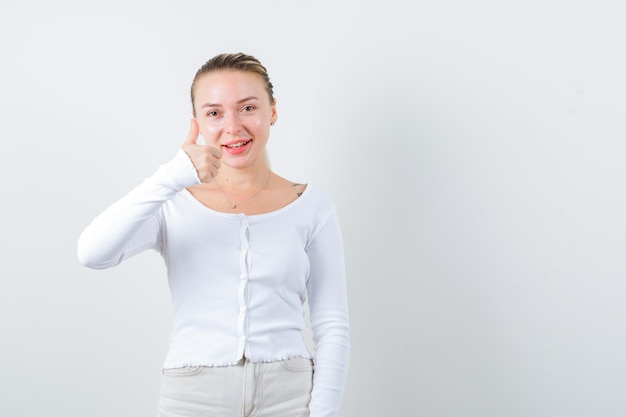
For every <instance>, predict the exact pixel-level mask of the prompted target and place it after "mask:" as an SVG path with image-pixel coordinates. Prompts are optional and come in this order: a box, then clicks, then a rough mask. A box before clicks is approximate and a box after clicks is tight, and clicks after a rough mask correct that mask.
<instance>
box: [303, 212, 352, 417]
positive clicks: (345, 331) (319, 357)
mask: <svg viewBox="0 0 626 417" xmlns="http://www.w3.org/2000/svg"><path fill="white" fill-rule="evenodd" d="M307 254H308V257H309V262H310V268H311V269H310V275H309V280H308V284H307V291H308V300H309V307H310V311H311V327H312V330H313V338H314V343H315V372H314V376H313V393H312V398H311V404H310V411H311V417H336V416H338V415H339V411H340V407H341V400H342V398H343V392H344V388H345V383H346V379H347V373H348V364H349V356H350V327H349V319H348V301H347V290H346V281H345V266H344V253H343V241H342V236H341V231H340V228H339V221H338V219H337V215H336V213H335V210H334V208H333V210H332V212H331V214H330V215H329V217H328V218H327V219H326V221H325V222H324V223H323V225H322V226H321V228H320V230H319V232H318V233H317V234H316V235H315V236H314V238H313V240H312V241H311V242H310V244H309V245H308V247H307Z"/></svg>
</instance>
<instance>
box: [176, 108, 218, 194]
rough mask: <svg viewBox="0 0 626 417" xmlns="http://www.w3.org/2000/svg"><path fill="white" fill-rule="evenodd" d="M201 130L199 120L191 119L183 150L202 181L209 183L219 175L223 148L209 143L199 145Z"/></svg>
mask: <svg viewBox="0 0 626 417" xmlns="http://www.w3.org/2000/svg"><path fill="white" fill-rule="evenodd" d="M199 131H200V129H199V128H198V122H196V120H195V119H191V127H190V129H189V134H188V135H187V139H185V142H184V143H183V146H182V150H183V151H185V153H186V154H187V155H188V156H189V159H191V162H192V163H193V166H194V167H195V168H196V172H198V178H200V181H202V182H207V183H208V182H211V181H212V180H213V177H215V176H216V175H217V170H218V169H219V167H220V158H221V157H222V150H221V149H218V148H214V147H212V146H208V145H198V133H199Z"/></svg>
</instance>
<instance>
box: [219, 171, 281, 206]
mask: <svg viewBox="0 0 626 417" xmlns="http://www.w3.org/2000/svg"><path fill="white" fill-rule="evenodd" d="M271 174H272V172H271V171H270V170H269V169H268V170H267V181H266V182H265V185H264V186H263V187H261V188H260V189H259V191H257V192H256V193H254V194H252V195H251V196H249V197H244V198H240V199H239V202H238V203H237V204H235V203H233V202H232V201H230V199H229V198H228V195H226V191H224V189H223V188H222V186H221V185H220V183H219V182H217V179H214V180H213V181H215V183H216V184H217V186H218V187H219V189H220V190H221V191H222V194H224V198H225V199H226V202H227V203H228V205H229V206H230V208H231V209H233V210H234V209H236V208H237V207H238V206H239V204H241V203H243V202H244V201H248V200H250V199H251V198H252V197H256V196H257V195H258V194H259V193H260V192H261V191H263V190H264V189H266V188H267V186H268V184H269V183H270V177H271V176H272V175H271Z"/></svg>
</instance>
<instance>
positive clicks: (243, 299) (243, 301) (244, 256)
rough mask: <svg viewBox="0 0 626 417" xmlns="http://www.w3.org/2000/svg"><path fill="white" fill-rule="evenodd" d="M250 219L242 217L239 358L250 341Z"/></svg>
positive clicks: (238, 330)
mask: <svg viewBox="0 0 626 417" xmlns="http://www.w3.org/2000/svg"><path fill="white" fill-rule="evenodd" d="M248 227H249V224H248V219H247V217H246V216H245V215H243V214H242V215H241V227H240V230H239V237H240V241H241V252H240V256H239V271H240V275H239V291H238V301H239V319H238V321H237V333H238V336H239V346H238V349H237V350H238V352H237V354H238V357H240V358H241V357H243V355H244V354H245V350H246V343H247V339H248V326H247V325H248V277H249V266H250V244H249V241H248V234H249V230H248Z"/></svg>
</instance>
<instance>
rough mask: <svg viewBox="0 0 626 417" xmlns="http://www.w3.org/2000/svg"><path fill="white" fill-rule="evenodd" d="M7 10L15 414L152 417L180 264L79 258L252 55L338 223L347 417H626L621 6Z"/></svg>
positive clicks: (286, 147) (625, 100) (8, 411)
mask: <svg viewBox="0 0 626 417" xmlns="http://www.w3.org/2000/svg"><path fill="white" fill-rule="evenodd" d="M0 4H1V6H0V53H1V55H0V59H1V60H2V61H1V66H0V144H1V145H0V146H1V148H0V158H1V160H0V167H1V169H2V172H1V175H0V181H1V184H0V190H1V193H2V196H3V197H2V216H1V222H2V223H1V225H0V226H1V234H0V245H1V252H0V253H1V254H2V255H1V256H2V262H0V309H1V310H0V332H1V333H0V335H1V342H0V366H1V369H0V397H1V398H2V399H1V400H0V415H2V416H7V417H8V416H11V417H26V416H28V417H31V416H81V417H82V416H90V417H100V416H103V417H104V416H153V415H155V410H156V402H157V398H158V390H159V384H160V366H161V362H162V360H163V358H164V355H165V352H166V349H167V342H168V335H169V331H170V325H171V318H170V306H169V299H168V294H167V287H166V280H165V271H164V267H163V263H162V261H161V260H160V258H159V257H158V255H157V254H155V253H145V254H141V255H139V256H138V257H136V258H134V259H132V260H129V261H128V262H126V263H125V264H123V265H121V266H119V267H117V268H115V269H111V270H107V271H91V270H88V269H86V268H83V267H81V266H80V265H78V263H77V261H76V255H75V249H76V240H77V238H78V235H79V233H80V232H81V230H82V229H83V228H84V227H85V226H86V224H87V223H88V222H89V221H90V220H91V219H92V218H93V217H94V216H95V215H96V214H97V213H99V212H100V211H101V210H103V209H104V208H105V207H106V206H107V205H108V204H110V203H112V202H113V201H115V200H116V199H118V198H119V197H121V196H122V195H123V194H125V193H126V192H127V191H129V190H130V189H131V188H132V187H134V186H135V185H136V184H138V183H139V182H140V181H141V180H143V179H144V178H145V177H147V176H149V175H150V174H152V172H154V170H155V169H156V168H157V166H158V165H159V164H161V163H163V162H165V161H167V160H169V159H170V158H171V157H172V156H173V155H174V153H175V152H176V150H177V149H178V147H179V146H180V145H181V143H182V141H183V140H184V138H185V136H186V133H187V129H188V119H189V115H190V104H189V85H190V83H191V79H192V77H193V75H194V73H195V71H196V69H197V68H198V67H199V66H200V65H201V64H202V63H204V61H206V60H207V59H208V58H210V57H211V56H213V55H215V54H217V53H220V52H237V51H244V52H247V53H251V54H253V55H255V56H257V57H258V58H259V59H261V61H262V62H263V63H264V64H265V66H266V67H267V68H268V70H269V72H270V76H271V77H272V81H273V82H274V84H275V86H276V88H275V92H276V96H277V98H278V109H279V120H278V123H277V125H276V126H275V127H274V128H273V130H272V138H271V144H270V154H271V160H272V165H273V168H274V169H275V170H276V171H277V172H278V173H279V174H282V175H284V176H286V177H288V178H290V179H292V180H294V181H299V182H310V183H315V184H317V185H318V186H319V187H321V188H323V189H325V190H326V191H328V192H329V193H331V195H332V196H333V197H334V199H335V201H336V203H337V206H338V209H339V214H340V217H341V220H342V226H343V231H344V235H345V242H346V259H347V268H348V276H349V277H348V280H349V282H348V285H349V291H350V306H351V319H352V329H353V333H352V337H353V349H352V363H351V370H350V377H349V381H348V386H347V389H346V395H345V401H344V406H343V412H342V416H344V417H369V416H372V417H379V416H409V415H415V416H428V417H439V416H442V417H443V416H445V417H452V416H454V417H456V416H463V417H466V416H467V417H470V416H471V417H474V416H475V417H502V416H507V417H516V416H520V417H521V416H524V417H526V416H532V417H539V416H549V417H553V416H568V417H576V416H580V417H583V416H585V417H586V416H592V415H593V416H603V417H611V416H624V415H626V395H624V394H625V393H626V358H625V354H624V352H626V280H625V277H626V262H625V257H624V255H625V250H626V220H625V219H626V191H625V186H624V180H625V178H626V163H625V162H624V161H625V160H626V144H625V142H626V140H625V139H626V81H625V74H626V58H625V56H626V55H625V53H624V51H625V50H626V49H625V41H626V5H625V4H626V3H624V2H623V1H618V0H615V1H606V0H599V1H576V0H573V1H565V0H562V1H559V0H541V1H539V0H527V1H523V2H522V1H507V2H505V1H487V0H478V1H471V2H470V1H455V0H426V1H412V2H411V1H399V0H387V1H382V2H378V1H376V2H374V1H358V2H357V1H354V2H342V1H332V2H331V1H316V2H311V1H307V2H305V1H231V2H227V1H219V2H218V1H215V2H214V1H206V0H205V1H132V0H128V1H106V2H105V1H102V2H88V1H81V2H79V1H76V2H71V1H69V0H67V1H64V0H57V1H47V2H43V1H41V2H36V1H28V0H26V1H23V0H21V1H17V0H13V1H8V0H2V2H1V3H0Z"/></svg>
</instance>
